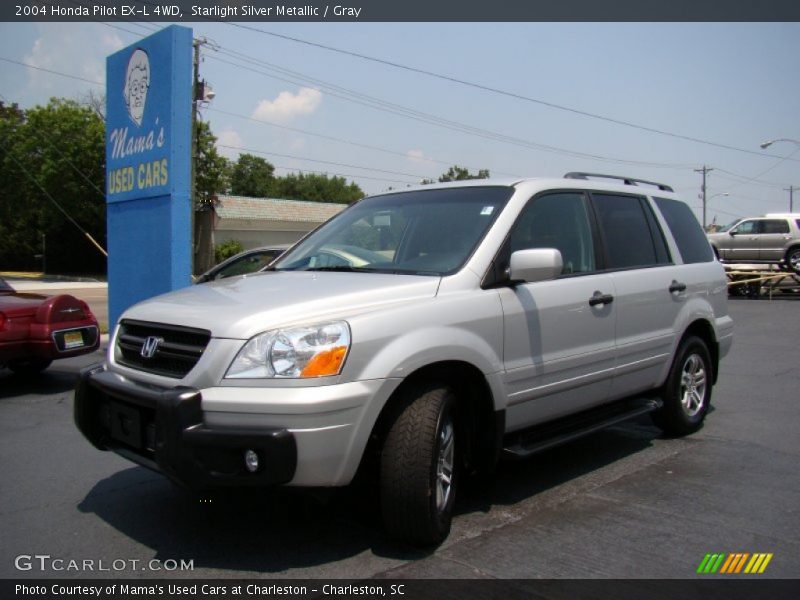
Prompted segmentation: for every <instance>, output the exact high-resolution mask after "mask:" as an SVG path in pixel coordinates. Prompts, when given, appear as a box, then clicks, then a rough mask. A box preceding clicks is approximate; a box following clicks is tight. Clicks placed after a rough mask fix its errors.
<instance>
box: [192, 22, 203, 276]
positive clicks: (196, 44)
mask: <svg viewBox="0 0 800 600" xmlns="http://www.w3.org/2000/svg"><path fill="white" fill-rule="evenodd" d="M204 42H205V40H204V39H202V38H201V39H196V40H192V47H193V48H194V57H193V58H192V150H191V152H192V156H191V158H192V184H191V188H190V189H191V191H190V196H191V197H190V199H189V202H190V203H191V211H192V218H191V225H190V227H191V228H192V231H191V238H190V239H191V240H192V247H191V249H190V250H191V256H192V275H194V274H195V268H194V267H195V265H194V257H195V253H196V250H197V240H195V230H194V228H195V225H194V218H195V215H194V212H195V206H196V203H197V202H196V196H197V159H198V157H199V154H200V153H199V152H198V144H199V137H200V136H199V135H198V132H197V90H198V88H199V86H200V46H202V45H203V43H204Z"/></svg>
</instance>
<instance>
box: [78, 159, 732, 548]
mask: <svg viewBox="0 0 800 600" xmlns="http://www.w3.org/2000/svg"><path fill="white" fill-rule="evenodd" d="M605 177H606V178H607V176H605ZM647 183H648V182H642V181H639V180H633V179H630V178H625V179H624V184H623V183H616V182H614V183H609V182H608V181H607V180H606V181H604V182H600V181H592V180H590V179H589V176H588V175H587V174H582V173H571V174H568V175H567V176H566V177H565V178H563V179H527V180H521V181H520V180H516V181H492V180H479V181H470V182H458V183H454V184H445V185H432V186H423V187H420V188H416V189H410V190H407V191H401V192H392V193H387V194H384V195H380V196H373V197H370V198H366V199H364V200H362V201H360V202H358V203H356V204H354V205H352V206H350V207H349V208H348V209H347V210H345V211H343V212H342V213H341V214H339V215H338V216H336V217H334V218H333V219H332V220H330V221H328V222H327V223H326V224H325V225H323V226H322V227H320V228H319V229H317V230H316V231H315V232H313V233H312V234H310V235H309V236H307V237H306V238H304V239H303V240H301V241H300V242H299V243H298V244H297V245H295V246H294V247H293V248H291V249H290V250H289V251H288V252H287V253H286V254H284V255H283V256H282V257H281V258H280V259H279V260H278V261H276V262H275V263H273V264H272V265H271V266H270V267H269V269H268V270H267V271H266V272H261V273H257V274H252V275H245V276H242V277H235V278H230V279H224V280H221V281H216V282H211V283H208V284H205V285H200V286H191V287H188V288H186V289H183V290H179V291H176V292H173V293H169V294H166V295H163V296H159V297H156V298H153V299H150V300H147V301H145V302H142V303H140V304H138V305H136V306H134V307H132V308H130V309H129V310H127V311H126V312H125V313H124V314H123V315H122V317H121V318H120V321H119V323H118V324H117V326H116V328H115V330H114V333H113V336H112V339H111V344H110V347H109V352H108V358H107V361H106V362H105V363H104V364H100V365H95V366H93V367H90V368H88V369H86V370H85V371H84V372H83V373H82V376H81V381H80V383H79V386H78V388H77V390H76V395H75V420H76V423H77V426H78V427H79V428H80V430H81V431H82V432H83V434H84V435H85V436H86V437H87V438H88V439H89V440H90V441H91V442H92V443H93V444H94V445H95V446H96V447H97V448H99V449H101V450H113V451H115V452H118V453H119V454H121V455H123V456H125V457H127V458H129V459H131V460H133V461H135V462H137V463H139V464H141V465H145V466H147V467H149V468H151V469H154V470H156V471H159V472H162V473H164V474H165V475H167V476H168V477H170V478H171V479H172V480H174V481H175V482H178V483H180V484H183V485H186V486H189V487H191V488H196V489H205V488H208V487H217V486H265V485H288V486H297V487H334V486H344V485H347V484H348V483H350V481H351V480H352V479H353V477H354V475H355V474H356V472H357V471H359V469H361V470H363V471H364V472H366V473H367V474H373V475H374V476H375V477H376V480H377V483H378V486H379V488H380V499H381V510H382V513H383V515H384V522H385V526H386V528H387V529H388V531H389V532H390V533H391V534H392V535H393V536H396V537H398V538H401V539H404V540H407V541H411V542H413V543H418V544H435V543H438V542H440V541H442V540H443V539H444V538H445V537H446V536H447V534H448V532H449V529H450V521H451V515H452V512H453V505H454V502H455V498H456V493H457V490H458V487H459V484H460V483H461V481H462V480H463V478H464V477H466V476H469V475H471V474H475V473H483V474H487V473H491V471H492V469H493V467H494V466H495V463H496V461H497V460H498V458H499V457H500V456H501V455H502V456H506V457H509V458H520V457H525V456H528V455H530V454H532V453H534V452H537V451H539V450H542V449H544V448H548V447H551V446H553V445H554V444H557V443H561V442H564V441H567V440H570V439H574V438H575V437H577V436H579V435H582V434H585V433H589V432H591V431H595V430H596V429H597V428H599V427H602V426H605V425H609V424H612V423H616V422H619V421H621V420H624V419H627V418H631V417H633V416H636V415H641V414H644V413H651V414H652V417H653V419H654V421H655V423H656V424H657V425H658V426H659V427H661V428H662V429H663V430H664V431H665V432H666V433H667V434H669V435H684V434H688V433H691V432H693V431H695V430H697V429H698V428H699V427H700V426H701V424H702V421H703V419H704V417H705V416H706V412H707V411H708V408H709V402H710V399H711V388H712V385H713V384H714V383H715V382H716V378H717V373H718V364H719V360H720V358H721V357H722V356H724V355H725V354H726V353H727V352H728V349H729V348H730V346H731V342H732V332H733V323H732V321H731V319H730V317H729V316H728V309H727V294H726V280H725V274H724V272H723V269H722V266H721V265H720V264H719V262H717V261H716V260H714V254H713V252H712V251H711V247H710V246H709V244H708V241H707V240H706V238H705V236H704V234H703V231H702V229H701V228H700V226H699V225H698V223H697V221H696V219H695V217H694V215H693V214H692V212H691V211H690V210H689V208H688V207H687V206H686V205H685V204H684V203H683V202H681V201H679V200H678V199H677V198H676V197H675V195H674V194H673V193H672V190H671V189H670V188H669V187H668V186H665V185H658V184H654V185H647ZM342 255H348V256H349V255H352V256H358V257H360V260H359V261H358V262H357V263H353V262H352V261H345V260H341V261H336V260H331V259H330V257H331V256H342Z"/></svg>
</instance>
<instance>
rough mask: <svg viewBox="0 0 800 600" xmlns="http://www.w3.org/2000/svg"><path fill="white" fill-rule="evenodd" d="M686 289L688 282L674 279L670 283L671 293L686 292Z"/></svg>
mask: <svg viewBox="0 0 800 600" xmlns="http://www.w3.org/2000/svg"><path fill="white" fill-rule="evenodd" d="M685 291H686V284H685V283H680V282H678V281H675V280H674V279H673V280H672V283H671V284H670V285H669V293H670V294H674V293H675V292H685Z"/></svg>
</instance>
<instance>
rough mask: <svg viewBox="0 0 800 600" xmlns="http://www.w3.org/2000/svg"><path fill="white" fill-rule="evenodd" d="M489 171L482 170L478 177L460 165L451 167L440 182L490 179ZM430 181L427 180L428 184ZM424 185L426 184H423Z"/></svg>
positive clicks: (440, 178)
mask: <svg viewBox="0 0 800 600" xmlns="http://www.w3.org/2000/svg"><path fill="white" fill-rule="evenodd" d="M488 178H489V169H480V170H479V171H478V174H477V175H473V174H472V173H470V172H469V169H467V168H466V167H459V166H458V165H455V166H452V167H450V168H449V169H448V170H447V172H446V173H443V174H442V175H441V176H440V177H439V182H441V183H444V182H446V181H464V180H467V179H488ZM427 181H429V180H426V182H427ZM423 183H424V182H423Z"/></svg>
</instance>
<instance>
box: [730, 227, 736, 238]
mask: <svg viewBox="0 0 800 600" xmlns="http://www.w3.org/2000/svg"><path fill="white" fill-rule="evenodd" d="M736 233H737V232H736V231H735V230H733V229H731V230H730V231H729V232H728V235H729V236H731V237H735V236H736Z"/></svg>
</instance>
